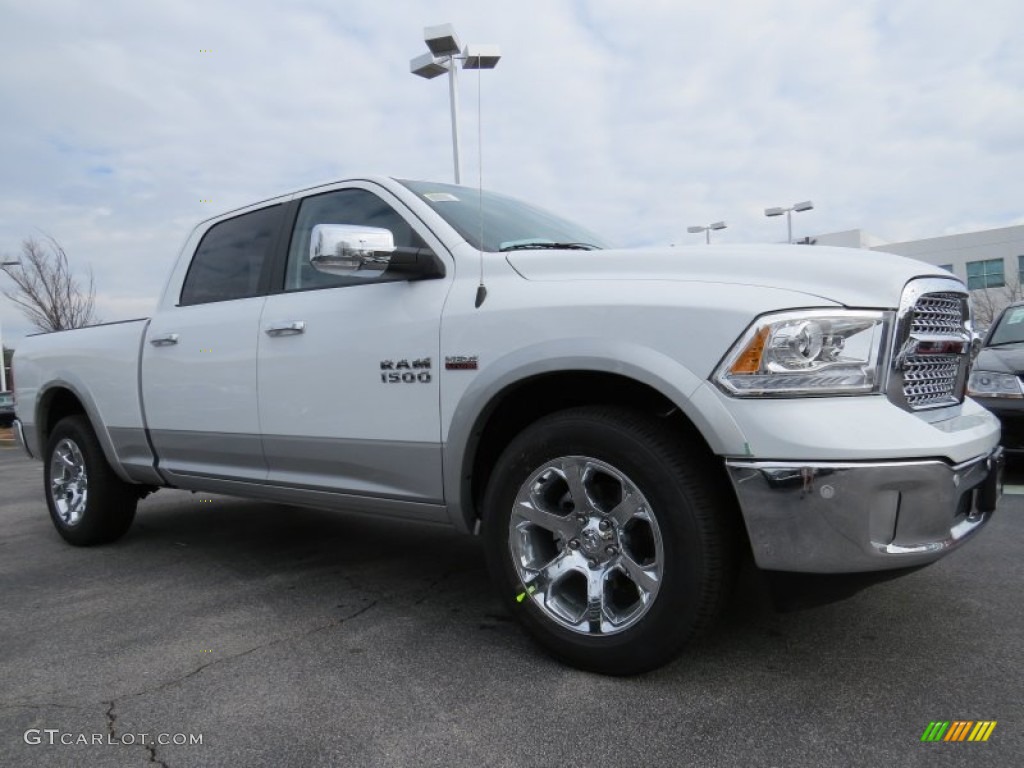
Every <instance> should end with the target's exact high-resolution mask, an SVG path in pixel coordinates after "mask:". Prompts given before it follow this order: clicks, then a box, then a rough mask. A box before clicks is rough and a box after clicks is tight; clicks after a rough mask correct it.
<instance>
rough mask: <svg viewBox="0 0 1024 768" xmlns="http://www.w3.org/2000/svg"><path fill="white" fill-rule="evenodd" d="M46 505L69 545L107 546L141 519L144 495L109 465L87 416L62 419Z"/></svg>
mask: <svg viewBox="0 0 1024 768" xmlns="http://www.w3.org/2000/svg"><path fill="white" fill-rule="evenodd" d="M43 467H44V481H45V484H46V505H47V507H49V510H50V519H51V520H52V521H53V524H54V526H55V527H56V528H57V532H58V533H60V535H61V536H62V537H64V540H65V541H67V542H69V543H70V544H75V545H76V546H90V545H92V544H106V543H109V542H111V541H115V540H117V539H119V538H121V536H123V535H124V534H125V533H126V532H127V530H128V528H129V527H130V526H131V524H132V521H133V520H134V519H135V509H136V506H137V505H138V500H139V499H138V494H136V493H135V489H134V487H133V486H131V485H129V484H128V483H125V482H124V481H123V480H121V478H119V477H118V476H117V475H116V474H115V473H114V470H113V469H111V467H110V465H109V464H108V463H107V459H106V456H104V455H103V449H102V448H101V447H100V443H99V440H98V439H97V438H96V433H95V432H93V429H92V425H91V424H90V423H89V420H88V419H86V418H85V416H68V417H66V418H64V419H61V420H60V422H58V424H57V426H56V427H54V429H53V432H52V433H51V434H50V439H49V441H48V442H47V445H46V454H45V456H44V459H43Z"/></svg>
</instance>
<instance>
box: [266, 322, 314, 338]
mask: <svg viewBox="0 0 1024 768" xmlns="http://www.w3.org/2000/svg"><path fill="white" fill-rule="evenodd" d="M305 330H306V324H305V323H304V322H302V321H301V320H295V321H293V322H290V323H274V324H272V325H268V326H265V327H264V328H263V332H264V333H265V334H267V336H294V335H295V334H298V333H303V332H304V331H305Z"/></svg>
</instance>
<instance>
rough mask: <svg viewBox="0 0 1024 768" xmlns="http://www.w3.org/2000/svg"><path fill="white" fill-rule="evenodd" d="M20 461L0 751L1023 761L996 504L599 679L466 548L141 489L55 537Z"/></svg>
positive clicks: (3, 450) (603, 761)
mask: <svg viewBox="0 0 1024 768" xmlns="http://www.w3.org/2000/svg"><path fill="white" fill-rule="evenodd" d="M41 475H42V465H41V464H39V463H37V462H32V461H29V460H27V459H25V458H23V457H22V455H21V454H20V452H18V451H17V450H16V449H14V448H13V447H11V444H10V443H6V442H0V617H2V618H0V765H2V766H56V765H69V766H70V765H74V766H135V765H138V766H145V765H153V764H157V765H165V766H171V767H172V768H178V767H179V766H229V765H230V766H273V767H274V768H281V767H282V766H303V767H307V766H328V765H345V766H377V765H382V766H406V765H408V766H594V765H614V766H660V765H666V766H668V765H671V766H679V765H700V766H734V765H735V766H780V767H781V766H816V767H820V766H878V765H899V766H929V767H931V766H953V765H965V766H966V765H970V766H1015V765H1020V762H1021V757H1020V756H1021V754H1024V736H1022V734H1024V697H1022V695H1021V691H1022V690H1024V685H1022V683H1024V679H1022V678H1024V674H1022V672H1024V653H1022V652H1021V643H1022V640H1024V610H1022V606H1024V601H1022V598H1021V596H1022V594H1024V569H1022V568H1021V567H1020V542H1021V536H1022V533H1024V519H1022V512H1024V497H1022V496H1007V497H1005V499H1004V502H1003V504H1002V506H1001V510H1000V514H999V515H998V517H997V518H996V519H995V520H994V521H993V522H992V524H991V525H990V526H989V527H988V529H987V530H986V531H984V532H983V534H982V535H981V536H980V537H979V538H978V539H977V540H975V541H974V542H973V543H972V545H971V546H969V547H965V548H963V549H961V550H960V551H958V552H955V553H953V554H951V555H950V556H949V557H947V558H946V559H944V560H943V561H941V562H940V563H938V564H936V565H934V566H931V567H930V568H926V569H924V570H922V571H919V572H917V573H914V574H912V575H910V576H907V577H905V578H902V579H898V580H895V581H892V582H888V583H885V584H880V585H877V586H874V587H872V588H870V589H868V590H866V591H864V592H861V593H860V594H858V595H856V596H855V597H853V598H851V599H848V600H845V601H842V602H839V603H835V604H832V605H828V606H825V607H820V608H815V609H811V610H806V611H802V612H799V613H787V614H778V613H775V612H774V611H773V610H771V609H770V608H769V607H768V606H767V605H766V604H764V603H763V601H759V600H758V599H756V598H755V597H754V596H753V595H748V596H745V597H742V596H741V599H740V600H739V601H738V602H737V605H736V606H735V607H734V609H733V611H732V613H731V614H730V616H729V617H728V618H727V621H726V622H725V625H724V626H723V628H722V629H721V630H720V631H718V632H717V633H716V634H715V635H714V636H713V637H711V638H709V639H708V640H707V641H705V642H703V643H702V644H700V645H699V646H697V647H695V648H693V649H692V650H691V651H690V652H689V653H688V654H687V655H685V656H684V657H682V658H680V659H679V660H678V661H677V662H675V663H674V664H672V665H670V666H668V667H666V668H664V669H662V670H659V671H657V672H654V673H651V674H649V675H646V676H642V677H638V678H632V679H610V678H603V677H600V676H596V675H591V674H587V673H583V672H578V671H575V670H572V669H568V668H565V667H562V666H560V665H558V664H556V663H555V662H553V661H551V660H549V659H548V658H547V657H546V656H544V655H543V654H542V653H541V652H540V651H538V650H537V649H536V648H535V647H534V646H533V645H532V644H531V643H530V641H529V640H528V639H527V638H526V637H525V635H523V634H522V633H521V631H520V630H519V629H518V628H517V626H516V625H515V624H514V623H513V622H512V621H511V620H510V617H509V616H508V615H506V614H504V613H503V612H502V610H501V609H500V608H499V607H498V604H497V602H496V601H495V600H494V599H493V598H492V595H491V592H490V586H489V584H488V583H487V578H486V573H485V569H484V563H483V558H482V553H481V548H480V547H479V546H478V544H477V542H475V541H474V540H472V539H470V538H468V537H462V536H459V535H457V534H455V533H452V532H450V531H447V530H445V529H442V528H435V527H427V526H422V525H415V524H409V523H395V522H386V521H381V520H375V519H370V518H366V517H359V516H355V515H339V514H331V513H327V512H319V511H311V510H303V509H296V508H291V507H283V506H278V505H272V504H260V503H254V502H248V501H237V500H232V499H228V498H224V497H218V496H201V495H192V494H188V493H185V492H176V491H161V492H159V493H157V494H155V495H154V496H151V497H150V498H149V499H147V500H145V501H143V502H142V503H141V504H140V508H139V515H138V517H137V518H136V523H135V526H134V527H133V529H132V530H131V531H130V532H129V534H128V535H127V536H126V537H125V538H124V539H123V540H122V541H121V542H119V543H117V544H115V545H111V546H106V547H100V548H94V549H76V548H73V547H70V546H67V545H66V544H64V543H63V541H62V540H61V539H60V538H59V537H58V535H57V533H56V532H55V531H54V530H53V528H52V526H51V524H50V521H49V519H48V517H47V515H46V511H45V505H44V503H43V500H42V490H41ZM1020 490H1022V491H1024V488H1021V489H1020ZM935 720H995V721H997V723H998V725H997V726H996V727H995V729H994V731H993V732H992V735H991V737H990V739H989V741H988V742H986V743H971V742H963V743H952V742H939V743H922V741H921V736H922V733H923V732H924V730H925V728H926V727H927V726H928V725H929V723H930V722H931V721H935ZM142 734H147V735H148V736H147V737H146V739H145V740H146V741H147V742H153V741H154V740H156V739H157V738H158V737H161V736H165V737H166V738H165V739H164V740H166V741H171V742H172V743H169V744H160V745H156V744H151V743H147V744H143V743H141V742H142V741H143V739H142ZM197 735H199V736H201V740H202V743H201V744H190V743H185V744H181V743H177V744H176V743H173V742H174V741H179V742H180V741H181V740H182V739H185V740H194V739H195V737H196V736H197ZM83 736H84V737H85V741H86V742H96V741H98V742H100V743H84V744H83V743H80V742H81V741H82V737H83ZM62 740H63V741H71V742H72V743H70V744H62V743H61V741H62ZM27 741H33V742H34V741H38V742H41V743H26V742H27ZM50 741H53V742H54V743H53V744H50V743H49V742H50ZM124 742H134V743H124Z"/></svg>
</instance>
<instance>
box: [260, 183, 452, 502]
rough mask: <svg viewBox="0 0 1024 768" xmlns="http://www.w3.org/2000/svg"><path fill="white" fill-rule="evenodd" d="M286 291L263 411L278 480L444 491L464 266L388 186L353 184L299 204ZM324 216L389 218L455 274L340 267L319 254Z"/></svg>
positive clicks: (276, 300) (323, 486)
mask: <svg viewBox="0 0 1024 768" xmlns="http://www.w3.org/2000/svg"><path fill="white" fill-rule="evenodd" d="M297 205H298V210H297V214H296V217H295V221H294V225H293V227H292V230H291V237H290V239H289V246H288V248H287V254H286V258H285V262H284V264H283V267H282V268H281V269H280V272H281V274H280V275H279V276H278V278H277V281H278V282H277V285H276V286H275V287H276V288H278V289H279V291H280V292H279V293H276V294H275V295H271V296H270V297H269V298H268V299H267V302H266V305H265V307H264V309H263V317H262V320H261V328H260V333H259V334H258V336H259V339H258V342H257V343H258V346H259V372H258V380H259V387H258V389H259V416H260V423H261V425H262V429H263V446H264V451H265V454H266V457H267V464H268V469H269V479H270V481H271V482H272V483H274V484H275V485H280V486H285V487H292V488H297V489H306V490H314V491H328V492H334V493H345V494H352V495H357V496H362V497H373V498H378V499H386V500H404V501H414V502H421V503H429V504H438V503H440V502H441V501H442V499H443V493H442V477H441V438H440V433H441V425H440V415H439V383H438V378H439V376H438V353H439V348H440V340H439V332H440V322H441V310H442V307H443V304H444V300H445V297H446V295H447V292H448V290H449V288H450V285H451V277H452V274H453V272H454V270H453V264H452V262H451V261H450V257H449V255H448V254H447V252H446V251H445V250H444V248H443V247H442V245H441V243H440V241H438V240H437V239H436V238H434V236H433V235H432V234H431V233H430V231H429V230H428V229H427V228H426V227H425V226H424V225H423V224H422V223H421V222H420V221H419V220H418V219H416V218H415V217H414V216H413V215H412V214H411V213H410V212H409V211H408V209H406V208H405V207H404V206H403V205H402V203H401V202H400V201H399V200H398V199H397V198H395V197H394V196H392V195H391V194H390V193H389V192H387V191H386V190H384V189H383V188H381V187H378V186H376V185H373V184H370V183H360V182H356V183H352V184H348V185H345V186H343V187H340V188H337V189H334V190H333V191H329V192H325V193H322V194H318V195H312V196H308V197H306V198H304V199H302V200H301V201H299V202H298V203H297ZM317 224H353V225H362V226H370V227H382V228H385V229H388V230H390V231H391V232H392V234H393V236H394V240H395V245H396V246H409V247H416V248H421V247H430V248H431V249H432V250H433V251H434V252H435V253H437V254H438V255H439V256H440V257H441V258H442V260H444V261H445V265H446V273H447V276H446V277H444V278H438V279H429V280H416V281H409V280H407V279H401V278H396V277H389V276H388V275H387V273H384V275H382V276H377V277H370V278H366V277H354V276H346V277H338V276H331V275H325V274H323V273H320V272H317V271H316V270H315V269H314V268H313V267H312V266H311V265H310V263H309V247H310V242H309V241H310V234H311V232H312V229H313V227H314V226H315V225H317Z"/></svg>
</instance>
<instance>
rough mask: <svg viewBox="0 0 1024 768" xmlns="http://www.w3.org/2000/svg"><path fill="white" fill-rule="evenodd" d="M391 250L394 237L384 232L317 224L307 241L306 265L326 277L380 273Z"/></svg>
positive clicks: (347, 226)
mask: <svg viewBox="0 0 1024 768" xmlns="http://www.w3.org/2000/svg"><path fill="white" fill-rule="evenodd" d="M394 250H395V238H394V235H392V234H391V232H390V231H389V230H387V229H381V228H379V227H357V226H354V225H350V224H317V225H316V226H315V227H313V233H312V234H311V235H310V238H309V263H310V264H312V265H313V268H314V269H316V270H317V271H319V272H325V273H327V274H328V275H352V276H355V275H358V273H360V272H362V273H364V274H365V273H367V272H374V273H375V272H383V271H384V270H385V269H387V268H388V265H389V264H390V263H391V254H392V253H393V252H394Z"/></svg>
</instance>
